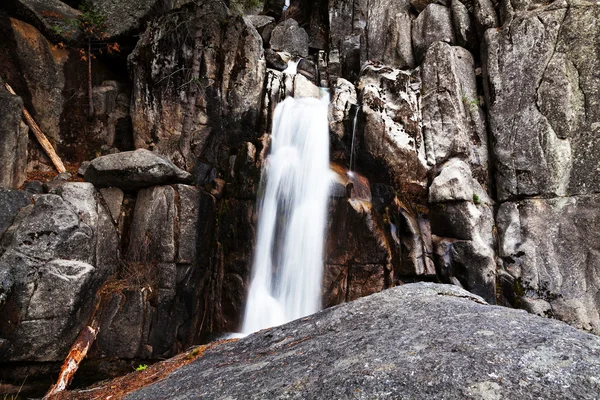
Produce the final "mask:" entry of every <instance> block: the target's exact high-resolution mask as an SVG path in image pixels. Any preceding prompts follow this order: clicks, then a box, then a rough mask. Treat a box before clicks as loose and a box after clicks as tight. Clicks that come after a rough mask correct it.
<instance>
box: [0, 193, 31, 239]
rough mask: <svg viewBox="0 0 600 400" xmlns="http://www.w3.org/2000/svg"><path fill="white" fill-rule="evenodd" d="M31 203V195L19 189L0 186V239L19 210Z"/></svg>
mask: <svg viewBox="0 0 600 400" xmlns="http://www.w3.org/2000/svg"><path fill="white" fill-rule="evenodd" d="M29 204H31V195H30V194H29V193H27V192H24V191H21V190H13V189H6V188H0V239H2V235H4V232H6V230H7V229H8V228H9V227H10V226H11V225H12V223H13V220H14V218H15V217H16V216H17V213H18V212H19V210H20V209H21V208H23V207H25V206H26V205H29Z"/></svg>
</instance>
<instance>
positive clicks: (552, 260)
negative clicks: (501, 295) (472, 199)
mask: <svg viewBox="0 0 600 400" xmlns="http://www.w3.org/2000/svg"><path fill="white" fill-rule="evenodd" d="M599 201H600V198H599V197H598V195H590V196H577V197H567V198H556V199H532V200H522V201H518V202H506V203H503V204H502V205H501V206H500V208H499V210H498V216H497V223H498V233H499V249H500V251H499V256H500V257H501V259H502V262H503V267H504V269H505V270H506V271H507V272H508V273H509V274H510V275H511V276H512V277H513V284H512V287H509V288H507V290H506V292H507V297H508V296H511V295H512V296H514V297H515V298H516V299H517V301H516V303H515V305H520V306H522V307H523V308H525V309H527V310H529V311H531V312H534V313H537V314H540V315H544V316H548V317H554V318H558V319H561V320H563V321H565V322H567V323H569V324H571V325H573V326H575V327H578V328H581V329H585V330H589V331H592V332H594V333H598V332H600V314H599V310H600V303H599V302H598V298H597V296H596V295H595V293H598V290H600V279H599V278H598V274H597V273H596V272H595V271H597V269H598V265H600V258H599V256H598V255H599V254H600V249H599V243H600V241H599V239H600V238H599V237H598V230H597V229H596V228H595V227H596V226H597V223H598V221H599V218H600V212H599V211H598V210H599ZM511 292H512V293H511Z"/></svg>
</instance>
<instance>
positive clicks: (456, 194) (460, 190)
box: [429, 158, 492, 204]
mask: <svg viewBox="0 0 600 400" xmlns="http://www.w3.org/2000/svg"><path fill="white" fill-rule="evenodd" d="M445 201H471V202H474V203H475V204H492V200H491V199H490V198H489V196H488V195H487V193H486V192H485V191H484V190H483V188H482V187H481V185H480V184H479V182H477V180H475V179H473V176H472V175H471V168H469V165H468V164H466V163H465V162H464V161H461V160H459V159H456V158H453V159H451V160H450V161H448V162H447V163H446V164H444V165H443V166H442V170H441V172H440V173H439V175H437V176H436V177H435V178H434V179H433V182H431V186H429V203H441V202H445Z"/></svg>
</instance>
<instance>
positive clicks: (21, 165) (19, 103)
mask: <svg viewBox="0 0 600 400" xmlns="http://www.w3.org/2000/svg"><path fill="white" fill-rule="evenodd" d="M22 116H23V100H22V99H21V98H20V97H17V96H13V95H10V94H6V93H0V187H5V188H13V189H17V188H19V187H21V185H23V183H25V178H26V172H27V133H28V131H29V130H28V128H27V126H25V124H24V123H23V122H21V118H22Z"/></svg>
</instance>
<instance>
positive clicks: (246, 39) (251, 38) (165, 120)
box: [128, 1, 266, 167]
mask: <svg viewBox="0 0 600 400" xmlns="http://www.w3.org/2000/svg"><path fill="white" fill-rule="evenodd" d="M199 7H201V8H200V9H199V10H198V12H197V13H196V12H194V10H193V9H192V8H190V7H184V8H182V9H181V10H180V11H179V12H175V13H170V14H168V15H165V16H164V17H161V18H159V19H157V20H155V21H153V22H152V23H151V24H149V26H148V28H147V29H146V32H144V34H143V35H141V37H140V40H139V41H138V43H137V45H136V48H135V49H134V51H133V52H132V54H131V55H130V56H129V59H128V61H129V65H130V68H131V74H132V77H133V92H132V103H131V120H132V124H133V139H134V146H135V148H147V149H153V150H156V151H158V152H159V153H161V154H163V155H166V156H168V157H169V158H171V159H175V158H176V157H177V154H178V153H179V139H180V135H181V132H182V128H183V122H184V120H185V118H186V115H188V118H193V124H192V126H193V127H194V130H193V132H192V137H191V150H192V152H193V153H194V155H196V156H198V157H202V158H203V159H204V160H205V162H209V163H212V164H214V165H220V164H221V163H224V162H225V160H227V156H226V154H229V153H230V151H231V150H232V149H233V148H235V147H237V146H238V145H239V143H240V141H242V140H246V141H247V140H251V139H254V138H256V137H258V136H260V135H258V136H257V135H256V130H257V128H258V127H257V124H258V118H259V114H260V102H261V99H262V91H263V88H264V78H265V68H266V61H265V58H264V54H263V53H264V51H263V46H262V40H261V37H260V35H259V34H258V32H257V31H256V29H255V28H254V27H253V26H252V24H251V22H250V21H249V20H248V19H246V18H244V17H242V16H230V15H229V13H228V10H227V8H226V7H225V5H224V3H223V2H217V1H210V2H201V3H199ZM196 14H198V15H199V16H200V18H199V20H198V21H196V17H195V16H196ZM196 30H197V33H196V34H195V35H193V34H190V32H196ZM194 38H197V46H198V47H197V49H198V54H200V57H201V60H200V61H199V62H200V64H201V65H202V68H203V69H202V71H203V72H202V73H201V77H200V80H201V82H199V85H200V86H201V88H202V90H198V91H197V92H196V95H195V98H191V96H192V91H190V90H189V87H190V84H191V82H190V77H189V71H190V69H191V68H192V63H193V60H192V58H193V55H194V51H193V49H194V46H195V45H196V43H195V39H194ZM192 101H194V102H195V104H196V107H195V110H194V112H193V115H191V114H190V113H192V110H191V107H189V106H188V105H189V104H190V103H191V102H192ZM223 167H224V166H223Z"/></svg>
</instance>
